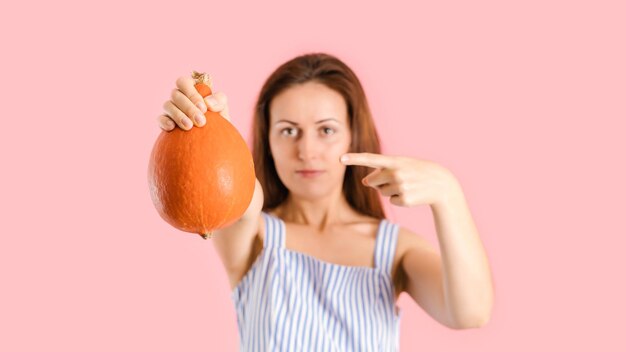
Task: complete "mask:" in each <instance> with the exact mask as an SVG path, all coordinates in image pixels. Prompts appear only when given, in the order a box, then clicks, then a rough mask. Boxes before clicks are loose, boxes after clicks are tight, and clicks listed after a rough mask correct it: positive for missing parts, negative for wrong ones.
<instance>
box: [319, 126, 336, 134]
mask: <svg viewBox="0 0 626 352" xmlns="http://www.w3.org/2000/svg"><path fill="white" fill-rule="evenodd" d="M322 130H323V131H324V134H328V135H331V134H334V133H335V130H334V129H332V128H330V127H324V128H322Z"/></svg>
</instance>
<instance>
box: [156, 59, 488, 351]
mask: <svg viewBox="0 0 626 352" xmlns="http://www.w3.org/2000/svg"><path fill="white" fill-rule="evenodd" d="M194 83H195V82H194V81H193V79H192V78H191V77H180V78H179V79H178V80H177V82H176V85H177V88H176V89H174V90H173V93H172V96H171V100H168V101H167V102H166V103H165V105H164V109H165V112H164V114H163V115H161V116H159V123H160V127H161V128H162V129H164V130H166V131H170V130H172V129H173V128H176V127H179V128H182V129H184V130H189V129H191V128H194V127H193V126H194V123H195V126H196V128H197V127H201V126H203V125H204V124H205V120H204V116H203V112H205V111H206V109H207V105H208V108H209V109H211V110H212V111H216V112H219V113H220V114H221V115H222V116H223V117H224V118H226V119H229V120H230V118H229V112H228V106H227V99H226V95H225V94H224V93H222V92H216V93H214V94H213V95H212V96H209V97H207V98H205V99H203V98H202V97H201V96H200V95H199V94H198V92H197V91H196V90H195V88H194ZM192 121H193V122H192ZM253 156H254V161H255V167H256V175H257V181H256V189H255V193H254V196H253V199H252V202H251V204H250V206H249V207H248V209H247V211H246V213H245V214H244V215H243V216H242V217H241V219H240V220H239V221H238V222H236V223H235V224H233V225H231V226H230V227H228V228H224V229H221V230H218V231H216V232H215V233H214V237H213V241H214V244H215V247H216V249H217V252H218V253H219V255H220V258H221V260H222V262H223V264H224V267H225V269H226V271H227V273H228V277H229V278H230V284H231V288H232V299H233V302H234V304H235V308H236V312H237V323H238V328H239V336H240V343H241V348H242V350H246V351H248V350H250V351H252V350H254V351H256V350H263V351H265V350H268V351H277V350H280V351H282V350H286V351H294V350H298V351H304V350H313V351H317V350H334V351H347V350H350V351H351V350H355V351H362V350H367V351H395V350H397V349H398V347H399V346H398V345H399V322H400V316H401V312H400V311H399V309H398V307H397V306H396V301H397V299H398V296H399V295H400V293H402V292H407V293H408V294H409V296H410V297H412V298H413V300H414V301H415V302H416V303H417V304H418V305H419V306H420V307H422V308H423V309H424V310H425V311H426V312H427V313H428V314H429V315H430V316H431V317H433V318H434V319H435V320H437V321H438V322H440V323H441V324H443V325H445V326H447V327H450V328H453V329H464V328H476V327H481V326H483V325H484V324H485V323H486V322H487V321H488V320H489V317H490V315H491V308H492V305H493V288H492V282H491V273H490V268H489V264H488V260H487V257H486V254H485V252H484V248H483V246H482V243H481V241H480V238H479V234H478V232H477V230H476V227H475V225H474V222H473V220H472V217H471V214H470V211H469V208H468V205H467V204H466V202H465V199H464V196H463V191H462V189H461V186H460V183H459V182H458V181H457V180H456V178H455V177H454V175H453V174H452V172H451V171H449V170H447V169H446V168H444V167H443V166H441V165H439V164H437V163H435V162H432V161H428V160H418V159H414V158H409V157H401V156H387V155H381V154H380V145H379V140H378V135H377V132H376V130H375V127H374V122H373V119H372V116H371V113H370V110H369V107H368V103H367V100H366V97H365V94H364V91H363V89H362V86H361V84H360V82H359V80H358V78H357V76H356V75H355V74H354V72H353V71H352V70H351V69H350V68H349V67H348V66H347V65H346V64H345V63H343V62H342V61H341V60H339V59H338V58H336V57H334V56H331V55H327V54H319V53H318V54H307V55H302V56H298V57H296V58H294V59H292V60H290V61H288V62H286V63H284V64H283V65H281V66H280V67H278V68H277V69H276V71H275V72H274V73H272V75H271V76H270V77H269V78H268V79H267V81H266V82H265V84H264V86H263V88H262V89H261V92H260V94H259V97H258V101H257V104H256V108H255V116H254V121H253ZM380 195H382V196H385V197H390V202H391V203H392V204H394V205H397V206H404V207H415V206H418V205H429V206H430V207H431V209H432V211H433V215H434V219H435V221H436V228H437V236H438V240H439V248H440V253H441V254H439V253H438V252H437V251H436V249H435V248H433V246H431V245H430V244H429V242H427V241H426V240H425V239H423V238H422V237H420V236H418V235H416V234H414V233H412V232H411V231H410V230H408V229H406V228H404V227H401V226H399V225H398V224H395V223H392V222H390V221H389V220H387V219H386V218H385V214H384V211H383V207H382V204H381V201H380Z"/></svg>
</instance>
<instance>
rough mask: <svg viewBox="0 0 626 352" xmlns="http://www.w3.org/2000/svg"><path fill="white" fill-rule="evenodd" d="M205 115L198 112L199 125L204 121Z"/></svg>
mask: <svg viewBox="0 0 626 352" xmlns="http://www.w3.org/2000/svg"><path fill="white" fill-rule="evenodd" d="M204 121H205V120H204V115H203V114H197V115H196V122H197V123H198V125H202V124H203V123H204Z"/></svg>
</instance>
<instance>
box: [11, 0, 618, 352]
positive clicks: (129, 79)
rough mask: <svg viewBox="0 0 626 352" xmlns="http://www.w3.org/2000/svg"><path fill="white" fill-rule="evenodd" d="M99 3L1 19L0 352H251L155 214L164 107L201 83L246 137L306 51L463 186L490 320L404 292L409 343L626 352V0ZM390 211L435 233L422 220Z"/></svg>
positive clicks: (212, 267) (182, 242) (191, 251)
mask: <svg viewBox="0 0 626 352" xmlns="http://www.w3.org/2000/svg"><path fill="white" fill-rule="evenodd" d="M108 3H109V5H101V6H94V5H92V4H89V6H88V7H86V5H84V4H82V3H79V2H76V3H69V2H67V1H61V2H54V3H45V4H38V5H35V4H27V3H24V2H22V3H19V4H18V3H17V2H14V3H12V4H11V5H10V8H8V7H9V6H8V5H4V6H3V8H4V9H3V10H2V11H0V29H1V31H0V33H1V34H0V36H2V52H3V54H2V62H3V64H2V65H0V77H2V79H1V82H2V83H1V84H0V86H1V89H2V92H1V94H0V96H1V97H2V115H3V119H2V127H3V128H2V132H3V133H2V137H0V155H1V160H2V162H1V163H2V166H1V167H0V168H1V169H2V172H1V174H0V175H1V176H0V178H1V182H0V209H1V213H0V214H2V215H1V218H2V220H0V236H1V237H0V238H1V243H0V285H1V288H0V331H1V333H0V335H1V336H2V337H0V350H2V351H52V350H58V351H232V350H236V348H237V335H236V333H237V330H236V321H235V312H234V309H233V306H232V303H231V301H230V299H229V290H228V282H227V279H226V276H225V274H224V273H223V271H222V268H221V264H220V262H219V259H218V257H217V253H216V252H215V251H214V249H213V245H212V243H211V242H210V241H203V240H202V239H201V238H200V237H199V236H197V235H191V234H187V233H181V232H178V231H177V230H174V229H173V228H171V227H169V226H168V225H167V224H166V223H165V222H164V221H163V220H161V218H160V217H159V216H158V214H157V213H156V211H155V209H154V207H153V205H152V203H151V200H150V197H149V194H148V188H147V182H146V168H147V160H148V154H149V152H150V150H151V148H152V144H153V142H154V140H155V138H156V136H157V134H158V133H159V131H160V130H159V129H158V127H157V124H156V117H157V115H158V114H159V113H160V112H161V108H162V104H163V102H164V101H165V100H166V99H169V94H170V91H171V89H172V88H174V81H175V79H176V78H177V77H178V76H179V75H183V74H187V73H190V72H191V71H192V70H199V71H208V72H209V73H211V74H212V75H213V77H214V80H215V85H216V89H217V90H221V91H224V92H225V93H226V94H227V95H228V97H229V99H230V110H231V116H232V118H233V122H234V123H235V125H236V126H237V127H238V128H239V129H240V131H241V132H242V134H243V135H244V136H246V138H248V136H249V132H250V131H249V128H250V123H251V110H252V106H253V103H254V99H255V98H256V94H257V93H258V91H259V89H260V87H261V84H262V83H263V81H264V79H265V78H266V77H267V75H268V74H269V73H270V72H271V71H272V70H274V69H275V68H276V67H277V66H278V65H279V64H281V63H282V62H284V61H285V60H287V59H290V58H292V57H293V56H296V55H298V54H302V53H305V52H310V51H325V52H328V53H332V54H335V55H337V56H338V57H340V58H342V59H343V60H344V61H345V62H347V63H348V64H349V65H350V66H351V67H352V68H353V69H354V70H355V71H356V73H357V74H358V75H359V77H360V78H361V80H362V83H363V85H364V87H365V90H366V93H367V94H368V97H369V99H370V103H371V107H372V110H373V112H374V116H375V119H376V122H377V123H378V127H379V129H380V134H381V137H382V140H383V144H384V149H385V153H387V154H390V155H393V154H397V155H406V156H413V157H418V158H425V159H430V160H434V161H437V162H439V163H441V164H443V165H445V166H447V167H448V168H450V169H451V170H452V171H453V172H454V173H455V175H456V176H457V177H458V179H459V180H460V181H461V184H462V186H463V187H464V190H465V194H466V197H467V199H468V201H469V203H470V206H471V209H472V213H473V215H474V217H475V221H476V224H477V226H478V228H479V230H480V233H481V238H482V240H483V242H484V245H485V247H486V249H487V251H488V254H489V258H490V262H491V265H492V267H493V272H494V280H495V288H496V302H495V309H494V314H493V317H492V320H491V321H490V323H489V324H488V325H487V326H485V327H484V328H482V329H478V330H465V331H455V330H450V329H447V328H445V327H443V326H441V325H438V323H436V322H435V321H434V320H433V319H432V318H430V317H429V316H428V315H427V314H426V313H425V312H424V311H423V310H422V309H421V308H420V307H419V306H417V305H416V304H415V303H414V302H413V301H412V300H411V299H410V297H409V296H408V295H406V294H405V295H403V296H402V297H401V300H400V305H401V307H402V308H403V310H404V313H403V314H404V315H403V322H402V336H401V346H402V350H403V351H460V350H463V351H550V350H563V351H571V350H581V351H589V350H598V351H618V350H621V351H623V350H626V346H625V345H624V342H623V341H624V339H623V331H622V330H623V327H624V325H623V316H624V315H625V314H626V309H625V305H624V303H623V297H625V296H626V289H625V288H624V285H623V281H624V280H623V278H622V279H619V277H623V271H624V270H623V269H624V267H625V264H626V263H625V259H624V257H625V255H624V254H623V248H624V247H625V245H626V240H625V238H626V227H625V226H624V222H623V220H624V211H625V210H626V207H625V205H624V199H625V197H626V187H625V186H624V180H626V170H625V167H624V164H625V163H624V159H625V158H624V150H626V148H625V147H626V145H625V144H626V143H625V142H624V138H623V137H624V132H625V131H626V128H625V126H624V120H625V118H626V100H625V97H626V83H625V82H626V69H625V67H626V65H625V64H624V63H625V62H626V52H625V48H626V46H625V45H624V43H626V38H625V33H626V21H624V13H625V10H626V8H625V7H624V5H623V4H624V3H623V2H620V1H612V2H609V1H593V2H592V1H589V2H587V4H583V3H582V2H581V1H519V2H518V4H515V5H511V4H510V3H511V2H504V1H472V2H461V1H459V2H449V1H437V2H426V3H427V4H420V5H407V4H401V3H395V2H393V1H386V2H376V4H375V5H374V4H372V5H364V4H363V2H362V1H343V2H338V1H315V2H309V3H308V4H306V5H304V4H301V3H299V4H295V2H284V3H275V2H263V4H253V3H252V2H250V3H249V4H243V3H235V2H233V1H228V2H226V1H224V2H223V3H224V4H218V5H216V4H215V3H213V4H211V3H209V2H207V1H197V2H181V1H176V2H171V3H170V5H168V6H163V5H160V4H156V3H154V2H143V3H138V2H131V1H123V2H121V1H117V2H116V3H117V4H115V5H110V3H111V2H108ZM259 3H260V2H259ZM406 3H409V2H408V1H407V2H406ZM413 3H414V2H413ZM434 3H436V5H433V4H434ZM390 218H391V219H392V220H393V221H396V222H399V223H401V224H402V225H403V226H406V227H408V228H410V229H412V230H413V231H415V232H417V233H420V234H422V235H423V236H425V237H427V238H428V239H430V240H431V241H433V243H436V233H435V229H434V225H433V222H432V216H431V213H430V210H429V208H428V207H418V208H413V209H408V208H397V207H395V206H393V208H391V213H390ZM618 334H619V335H618Z"/></svg>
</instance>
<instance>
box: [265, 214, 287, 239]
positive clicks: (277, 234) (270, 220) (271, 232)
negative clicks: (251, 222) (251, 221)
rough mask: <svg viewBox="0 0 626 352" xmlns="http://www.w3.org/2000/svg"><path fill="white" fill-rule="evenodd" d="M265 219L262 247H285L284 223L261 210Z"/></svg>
mask: <svg viewBox="0 0 626 352" xmlns="http://www.w3.org/2000/svg"><path fill="white" fill-rule="evenodd" d="M261 214H263V219H264V220H265V241H263V248H268V247H269V248H285V223H284V222H283V221H282V220H281V219H280V218H277V217H275V216H273V215H271V214H268V213H266V212H264V211H263V212H261Z"/></svg>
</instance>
